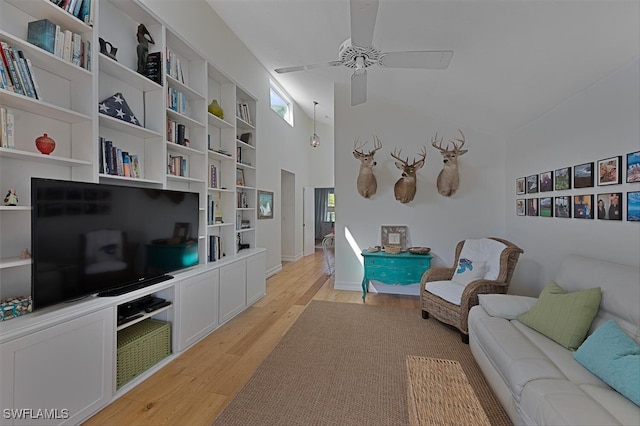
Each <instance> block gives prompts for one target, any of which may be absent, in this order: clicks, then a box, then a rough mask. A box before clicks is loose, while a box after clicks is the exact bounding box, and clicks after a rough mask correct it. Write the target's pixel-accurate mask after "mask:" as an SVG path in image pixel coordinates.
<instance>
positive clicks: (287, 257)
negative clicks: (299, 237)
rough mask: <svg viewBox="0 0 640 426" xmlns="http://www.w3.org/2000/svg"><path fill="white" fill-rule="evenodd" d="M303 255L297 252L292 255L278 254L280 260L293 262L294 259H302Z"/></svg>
mask: <svg viewBox="0 0 640 426" xmlns="http://www.w3.org/2000/svg"><path fill="white" fill-rule="evenodd" d="M303 257H304V256H303V254H302V253H298V254H296V255H293V256H280V260H281V261H283V262H295V261H296V260H300V259H302V258H303Z"/></svg>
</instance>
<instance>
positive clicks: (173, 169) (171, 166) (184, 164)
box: [167, 153, 189, 177]
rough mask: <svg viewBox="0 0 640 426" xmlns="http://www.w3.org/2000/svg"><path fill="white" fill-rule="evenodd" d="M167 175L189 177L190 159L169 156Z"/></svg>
mask: <svg viewBox="0 0 640 426" xmlns="http://www.w3.org/2000/svg"><path fill="white" fill-rule="evenodd" d="M167 174H169V175H172V176H182V177H186V176H189V157H185V156H183V155H173V154H171V153H169V154H167Z"/></svg>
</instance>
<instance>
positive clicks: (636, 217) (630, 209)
mask: <svg viewBox="0 0 640 426" xmlns="http://www.w3.org/2000/svg"><path fill="white" fill-rule="evenodd" d="M627 221H629V222H640V191H629V192H627Z"/></svg>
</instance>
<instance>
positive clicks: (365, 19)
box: [275, 0, 453, 106]
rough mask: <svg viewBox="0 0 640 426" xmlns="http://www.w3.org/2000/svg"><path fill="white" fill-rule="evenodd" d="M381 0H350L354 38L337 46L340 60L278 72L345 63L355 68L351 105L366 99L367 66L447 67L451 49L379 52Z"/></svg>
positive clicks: (279, 71) (283, 69)
mask: <svg viewBox="0 0 640 426" xmlns="http://www.w3.org/2000/svg"><path fill="white" fill-rule="evenodd" d="M378 4H379V0H350V10H351V38H348V39H347V40H345V41H344V42H342V44H341V45H340V48H339V49H338V58H339V59H338V60H336V61H329V62H322V63H318V64H310V65H299V66H295V67H286V68H278V69H276V70H275V71H276V72H277V73H279V74H282V73H287V72H294V71H306V70H311V69H314V68H323V67H336V66H339V65H344V66H345V67H348V68H352V69H353V70H354V71H353V74H351V106H355V105H359V104H362V103H364V102H366V100H367V68H369V67H371V66H373V65H376V64H377V65H380V66H382V67H385V68H422V69H445V68H447V67H448V66H449V63H450V62H451V58H452V57H453V51H452V50H427V51H405V52H380V51H379V50H378V49H376V48H375V47H373V46H372V44H371V43H372V41H373V30H374V27H375V24H376V17H377V15H378Z"/></svg>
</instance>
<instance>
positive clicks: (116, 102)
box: [98, 92, 142, 127]
mask: <svg viewBox="0 0 640 426" xmlns="http://www.w3.org/2000/svg"><path fill="white" fill-rule="evenodd" d="M98 108H99V112H100V113H101V114H104V115H108V116H109V117H113V118H117V119H119V120H122V121H125V122H127V123H130V124H135V125H136V126H140V127H142V125H141V124H140V122H139V121H138V119H137V118H136V116H135V115H133V112H132V111H131V108H129V104H127V101H126V100H125V99H124V96H122V93H120V92H118V93H116V94H115V95H113V96H110V97H108V98H106V99H105V100H103V101H102V102H100V103H99V104H98Z"/></svg>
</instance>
